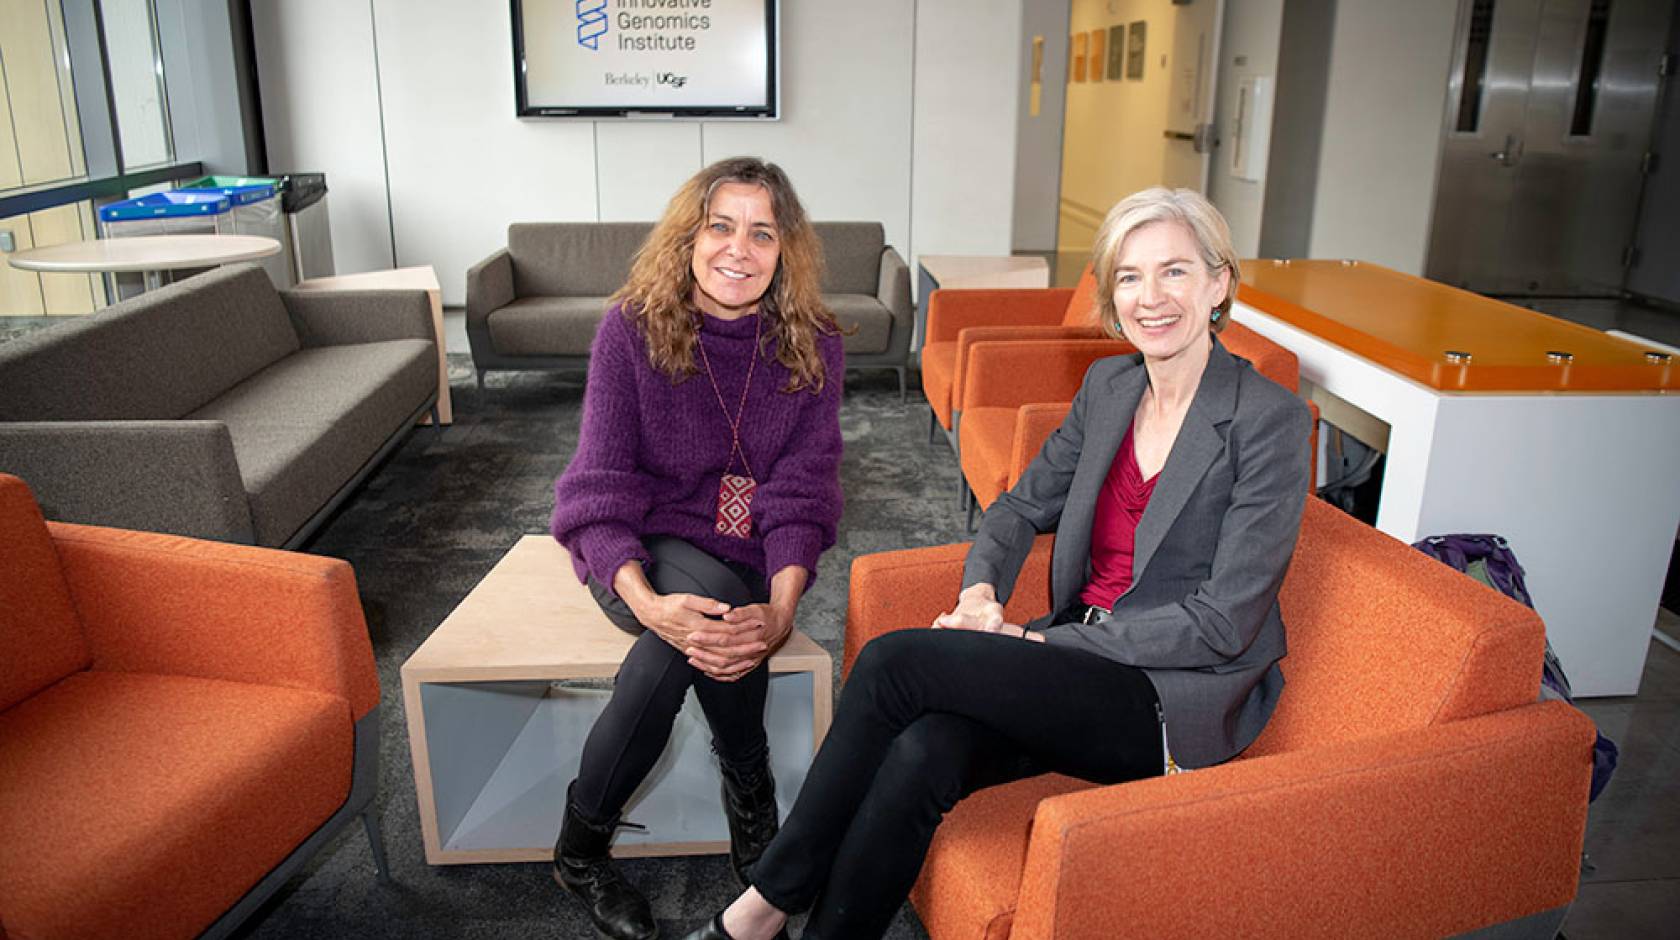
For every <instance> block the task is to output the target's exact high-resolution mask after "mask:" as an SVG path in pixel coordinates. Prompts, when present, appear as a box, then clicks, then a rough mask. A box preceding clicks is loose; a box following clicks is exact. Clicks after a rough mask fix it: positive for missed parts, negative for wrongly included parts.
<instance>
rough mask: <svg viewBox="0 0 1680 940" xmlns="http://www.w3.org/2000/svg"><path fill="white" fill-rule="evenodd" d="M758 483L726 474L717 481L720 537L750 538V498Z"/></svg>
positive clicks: (736, 475) (750, 479)
mask: <svg viewBox="0 0 1680 940" xmlns="http://www.w3.org/2000/svg"><path fill="white" fill-rule="evenodd" d="M757 489H758V481H757V480H754V479H753V478H752V477H744V476H740V475H738V474H734V473H726V474H724V475H723V479H722V480H720V481H718V508H717V531H718V533H719V534H720V535H727V536H730V537H732V538H738V539H744V538H751V537H752V498H753V492H754V491H755V490H757Z"/></svg>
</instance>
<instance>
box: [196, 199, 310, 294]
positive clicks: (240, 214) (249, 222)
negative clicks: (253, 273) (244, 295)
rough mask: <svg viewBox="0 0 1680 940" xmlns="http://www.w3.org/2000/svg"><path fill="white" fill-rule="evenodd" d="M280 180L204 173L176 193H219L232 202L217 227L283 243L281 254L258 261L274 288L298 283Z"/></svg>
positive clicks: (232, 232)
mask: <svg viewBox="0 0 1680 940" xmlns="http://www.w3.org/2000/svg"><path fill="white" fill-rule="evenodd" d="M280 190H281V181H280V180H278V179H273V178H271V177H266V176H205V177H201V178H199V179H196V180H193V181H191V182H188V183H185V184H182V185H181V186H180V187H179V188H177V189H176V190H175V192H176V193H216V194H218V195H221V196H225V197H227V199H228V201H229V202H230V203H232V207H231V209H230V210H229V211H228V213H227V221H226V222H225V227H224V228H221V229H218V231H221V232H223V233H224V234H231V235H261V236H264V237H266V238H272V239H274V240H275V241H277V242H279V243H280V253H279V254H278V255H272V256H270V257H268V258H264V259H263V260H262V261H259V262H258V264H261V265H262V266H263V270H265V271H267V272H268V277H269V280H271V281H273V282H274V286H275V287H280V288H286V287H291V286H292V285H293V284H295V283H297V277H296V276H295V275H294V274H293V273H292V269H293V265H292V262H291V259H290V257H289V254H290V253H289V252H288V250H287V244H286V241H287V239H286V226H285V223H284V221H283V220H282V219H281V211H280V200H279V199H277V198H275V197H276V196H277V195H279V193H280Z"/></svg>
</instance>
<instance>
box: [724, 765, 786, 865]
mask: <svg viewBox="0 0 1680 940" xmlns="http://www.w3.org/2000/svg"><path fill="white" fill-rule="evenodd" d="M718 764H719V766H720V767H721V768H722V770H723V812H724V815H725V816H726V817H727V818H728V820H729V865H730V867H731V868H733V869H735V878H736V880H738V881H739V882H740V883H741V887H743V888H745V887H746V886H747V885H748V883H749V882H748V880H747V879H748V878H749V877H751V875H752V866H753V864H754V863H756V862H757V861H758V858H759V856H761V855H763V854H764V850H765V849H766V848H768V847H769V845H770V840H771V839H774V838H775V837H776V832H777V831H778V830H779V829H780V828H781V824H780V823H779V822H778V821H777V811H776V778H775V777H773V776H771V775H770V755H769V752H766V753H765V754H764V756H763V757H761V758H759V759H758V760H757V761H754V762H751V763H747V764H731V763H730V762H729V761H726V760H723V759H722V757H721V756H720V757H719V759H718Z"/></svg>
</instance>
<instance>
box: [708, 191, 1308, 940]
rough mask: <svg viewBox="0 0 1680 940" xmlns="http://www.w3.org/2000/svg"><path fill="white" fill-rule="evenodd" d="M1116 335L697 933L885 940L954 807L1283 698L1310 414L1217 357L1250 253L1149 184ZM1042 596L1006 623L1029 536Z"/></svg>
mask: <svg viewBox="0 0 1680 940" xmlns="http://www.w3.org/2000/svg"><path fill="white" fill-rule="evenodd" d="M1093 264H1094V267H1095V270H1096V273H1097V301H1098V309H1099V315H1100V318H1101V320H1102V323H1103V326H1104V328H1105V329H1106V330H1107V331H1108V332H1109V333H1110V334H1112V335H1114V336H1116V337H1124V338H1125V339H1127V340H1129V341H1130V342H1131V343H1132V344H1133V345H1135V346H1136V347H1137V349H1138V353H1137V354H1136V355H1131V356H1116V357H1113V358H1110V359H1104V360H1102V361H1100V362H1098V363H1096V364H1095V365H1093V366H1092V367H1091V369H1090V371H1089V372H1088V373H1087V374H1086V376H1085V381H1084V384H1083V386H1082V387H1081V388H1080V390H1079V394H1078V396H1077V397H1076V398H1075V399H1074V402H1073V408H1072V410H1071V411H1070V412H1069V414H1068V417H1067V419H1066V420H1065V421H1064V422H1063V423H1062V425H1061V427H1060V428H1058V429H1057V430H1056V432H1055V433H1054V434H1052V435H1051V437H1050V439H1049V440H1048V441H1047V442H1045V445H1044V448H1043V450H1041V451H1040V452H1039V454H1038V456H1037V458H1036V459H1034V460H1033V462H1032V464H1031V465H1030V466H1029V467H1028V468H1027V470H1026V472H1025V473H1024V474H1023V475H1022V476H1021V479H1020V482H1018V483H1017V484H1016V485H1015V487H1014V489H1012V490H1010V491H1009V492H1008V493H1005V494H1003V495H1002V496H1000V497H999V498H998V500H997V502H996V503H994V504H993V505H992V506H991V508H990V509H988V510H987V512H986V515H985V519H984V521H983V522H982V523H981V525H980V532H979V535H978V537H977V538H976V539H975V542H974V546H973V548H972V549H971V550H970V551H969V554H968V560H967V563H966V565H965V567H964V571H963V585H964V586H963V590H962V592H961V594H959V595H958V597H957V600H956V603H955V605H954V607H953V608H952V610H951V611H950V612H949V613H946V614H943V615H941V616H940V617H938V618H937V619H936V620H935V621H934V624H933V626H934V627H935V628H936V629H935V630H906V631H900V632H897V633H892V634H888V635H886V636H883V637H880V638H878V639H876V640H875V641H874V642H872V643H870V644H869V645H868V646H866V647H865V648H864V650H863V652H862V653H861V654H860V655H859V657H858V659H857V663H856V665H855V666H854V668H853V670H852V673H851V677H850V679H849V680H848V681H847V683H846V687H845V691H844V695H843V696H842V698H841V701H840V707H839V709H838V713H837V714H836V715H835V718H834V723H833V725H832V726H831V727H830V729H829V732H828V736H827V738H826V739H825V740H824V741H823V744H822V748H821V749H820V750H819V752H818V754H817V756H816V759H815V760H814V761H813V763H812V766H811V770H810V773H809V774H808V775H807V777H806V780H805V785H804V787H803V788H802V789H801V790H800V794H799V799H798V800H797V802H796V803H795V804H794V807H793V810H792V811H791V812H790V813H789V814H788V819H787V821H786V823H785V824H784V825H783V827H782V830H781V833H780V834H779V835H778V836H777V837H776V839H775V840H774V841H773V842H772V843H771V844H770V847H769V849H768V850H767V851H766V852H765V853H764V855H763V857H762V858H761V859H760V860H759V862H758V864H757V866H756V867H755V869H754V871H753V873H752V878H751V881H752V886H751V887H750V888H748V889H747V891H746V893H745V894H743V895H741V897H740V898H739V899H737V900H736V901H735V902H734V903H733V904H731V905H730V906H729V908H727V909H726V910H725V911H723V912H722V913H721V914H719V915H718V916H717V917H715V918H713V920H712V922H711V923H710V924H708V925H707V926H705V927H703V928H701V929H700V930H698V931H696V932H694V933H693V934H691V935H690V937H691V940H718V938H726V937H732V938H735V940H765V938H770V937H773V936H777V935H778V933H779V932H780V931H781V930H782V927H783V924H784V923H785V922H786V919H787V915H788V914H789V913H794V912H799V911H804V910H811V911H812V913H811V918H810V920H809V922H808V926H807V927H806V930H805V936H806V937H808V938H809V937H822V938H840V937H845V938H853V937H875V936H879V935H881V934H882V933H883V932H884V931H885V930H886V928H887V926H888V925H889V924H890V923H891V920H892V917H893V915H894V914H895V913H896V912H897V910H898V908H899V906H900V905H901V904H902V903H903V900H904V898H905V897H906V896H907V895H908V894H909V891H910V887H911V885H912V884H914V882H915V879H916V875H917V873H918V872H919V871H920V869H921V864H922V859H923V857H924V856H925V855H926V852H927V846H928V843H929V841H930V840H931V839H932V837H933V831H934V829H935V828H936V827H937V826H938V824H939V821H940V819H941V818H943V816H944V814H945V812H946V811H948V810H949V809H950V808H951V807H952V806H954V805H956V803H957V801H958V800H960V799H962V798H963V797H964V796H966V795H967V794H969V793H972V792H973V791H975V790H977V789H980V788H981V787H986V786H992V785H994V784H998V783H1003V782H1006V781H1009V780H1017V779H1020V778H1022V777H1026V776H1030V775H1034V774H1039V773H1045V772H1050V771H1054V772H1058V773H1064V774H1068V775H1071V776H1075V777H1080V778H1083V779H1086V780H1090V781H1094V782H1096V783H1101V784H1111V783H1119V782H1123V781H1127V780H1135V779H1139V778H1142V777H1149V776H1155V775H1157V774H1163V773H1171V772H1174V771H1176V770H1178V769H1180V768H1195V767H1205V766H1209V765H1212V764H1217V763H1220V762H1221V761H1225V760H1228V759H1230V758H1231V757H1233V756H1235V755H1236V754H1237V753H1239V752H1241V751H1242V749H1243V748H1245V747H1247V746H1248V745H1249V744H1250V743H1251V742H1252V741H1253V740H1254V739H1255V738H1256V737H1257V736H1258V735H1259V734H1260V730H1261V728H1263V727H1264V726H1265V723H1266V720H1267V719H1268V718H1269V717H1270V716H1271V713H1272V709H1273V707H1274V706H1275V705H1276V703H1277V699H1278V695H1279V694H1280V692H1281V691H1282V689H1283V675H1282V673H1281V672H1280V671H1279V670H1278V667H1277V661H1278V660H1279V659H1281V658H1282V657H1283V654H1284V629H1283V620H1282V618H1281V617H1280V616H1279V614H1278V604H1277V593H1278V588H1279V586H1280V585H1281V584H1282V583H1283V575H1284V571H1285V569H1286V568H1287V567H1288V565H1289V558H1290V555H1291V553H1292V552H1293V551H1294V546H1295V538H1296V535H1297V533H1298V531H1299V529H1300V522H1301V509H1302V503H1303V501H1304V500H1305V498H1306V492H1307V481H1308V460H1309V459H1310V457H1311V455H1310V453H1309V452H1308V443H1307V442H1308V439H1309V433H1310V430H1311V427H1310V424H1311V420H1310V418H1309V416H1308V412H1307V408H1306V406H1305V405H1304V404H1303V403H1302V402H1301V401H1300V399H1298V398H1296V397H1295V396H1294V395H1292V394H1291V393H1289V392H1288V391H1286V390H1284V389H1283V388H1282V387H1281V386H1279V385H1277V384H1276V383H1274V382H1272V381H1270V380H1269V379H1266V378H1264V377H1262V376H1261V375H1260V374H1259V373H1257V372H1255V371H1254V369H1253V368H1251V367H1250V366H1249V364H1248V363H1247V362H1245V361H1244V360H1241V359H1238V358H1236V357H1234V356H1232V355H1231V354H1230V353H1228V352H1226V351H1225V349H1224V347H1222V346H1221V345H1220V343H1219V339H1218V333H1219V331H1220V330H1221V329H1222V328H1223V327H1224V325H1225V323H1226V321H1227V318H1228V317H1229V316H1230V310H1231V304H1232V301H1233V299H1234V297H1235V295H1236V287H1237V279H1238V272H1237V258H1236V253H1235V250H1234V249H1233V248H1232V246H1231V238H1230V233H1229V230H1228V229H1227V227H1226V224H1225V221H1224V219H1222V218H1221V217H1220V215H1219V213H1218V211H1217V210H1215V209H1214V208H1213V206H1211V205H1210V204H1209V203H1208V202H1207V200H1206V199H1204V198H1203V197H1202V196H1201V195H1199V194H1197V193H1195V192H1192V191H1190V190H1176V191H1169V190H1166V189H1150V190H1146V191H1144V192H1141V193H1137V194H1135V195H1133V196H1130V197H1128V198H1126V199H1125V200H1123V201H1121V202H1120V203H1119V204H1118V205H1116V206H1115V207H1114V209H1113V210H1112V211H1110V212H1109V214H1108V217H1107V219H1106V220H1105V221H1104V222H1103V225H1102V228H1101V229H1100V230H1099V231H1098V233H1097V244H1096V248H1095V259H1094V262H1093ZM1050 531H1054V532H1055V533H1056V539H1055V550H1054V554H1053V558H1052V562H1051V598H1052V609H1051V610H1050V611H1047V612H1046V613H1045V614H1044V615H1043V616H1041V617H1039V618H1037V619H1035V620H1033V621H1032V622H1030V623H1027V624H1021V625H1017V624H1012V623H1008V622H1006V621H1005V620H1004V617H1003V602H1004V601H1006V600H1007V599H1008V598H1009V595H1010V592H1011V590H1012V589H1013V587H1014V584H1015V578H1016V575H1017V574H1018V573H1019V572H1020V569H1021V565H1022V563H1023V562H1024V561H1025V559H1026V556H1027V553H1028V551H1029V549H1030V548H1031V546H1032V542H1033V537H1034V536H1035V535H1037V534H1039V533H1041V532H1050Z"/></svg>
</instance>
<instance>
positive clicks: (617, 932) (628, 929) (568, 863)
mask: <svg viewBox="0 0 1680 940" xmlns="http://www.w3.org/2000/svg"><path fill="white" fill-rule="evenodd" d="M616 825H617V821H616V820H614V821H613V822H609V823H604V824H596V823H592V822H590V821H589V820H587V819H584V818H583V816H582V814H580V813H579V812H578V811H577V807H576V806H575V805H574V804H573V803H572V800H571V791H570V790H568V791H567V793H566V817H565V819H564V821H562V822H561V824H560V841H558V842H556V843H555V844H554V880H555V881H558V882H559V883H560V887H562V888H565V889H566V890H567V891H570V892H571V893H572V894H575V895H577V897H578V900H580V901H582V902H583V906H584V907H585V908H587V909H588V911H589V919H590V920H592V921H594V922H595V929H596V930H597V931H599V932H600V934H601V936H603V937H607V938H609V940H652V938H654V937H657V936H659V925H658V924H657V923H655V922H654V920H653V911H652V910H651V909H650V908H649V907H648V902H647V898H644V897H642V893H641V892H640V891H637V890H636V889H635V888H633V887H631V886H630V884H629V882H626V881H625V880H624V876H623V875H622V874H620V873H619V870H618V866H617V865H614V864H613V860H612V856H610V855H608V854H607V851H608V850H607V846H608V844H609V843H611V842H612V834H613V829H614V827H615V826H616Z"/></svg>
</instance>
